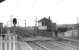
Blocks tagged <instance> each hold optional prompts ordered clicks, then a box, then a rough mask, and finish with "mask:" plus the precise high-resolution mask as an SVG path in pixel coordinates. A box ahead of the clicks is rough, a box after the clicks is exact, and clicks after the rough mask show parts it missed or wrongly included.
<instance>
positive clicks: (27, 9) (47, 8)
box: [0, 0, 79, 26]
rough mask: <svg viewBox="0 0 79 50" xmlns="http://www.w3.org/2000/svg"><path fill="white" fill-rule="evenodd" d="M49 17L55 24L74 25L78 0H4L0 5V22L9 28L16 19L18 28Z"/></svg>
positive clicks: (78, 12)
mask: <svg viewBox="0 0 79 50" xmlns="http://www.w3.org/2000/svg"><path fill="white" fill-rule="evenodd" d="M35 16H37V20H40V19H41V18H43V17H46V18H48V17H49V16H50V17H51V20H52V22H56V23H57V24H75V23H77V17H79V0H6V1H4V2H2V3H0V22H3V23H4V25H8V26H11V24H12V22H11V21H12V18H17V19H18V20H17V21H18V24H17V25H19V26H25V20H26V25H27V26H33V25H35V19H36V17H35Z"/></svg>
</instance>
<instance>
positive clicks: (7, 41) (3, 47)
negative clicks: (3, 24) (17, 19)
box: [0, 34, 17, 50]
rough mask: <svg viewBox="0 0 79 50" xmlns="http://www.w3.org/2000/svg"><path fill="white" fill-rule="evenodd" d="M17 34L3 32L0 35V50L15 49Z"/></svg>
mask: <svg viewBox="0 0 79 50" xmlns="http://www.w3.org/2000/svg"><path fill="white" fill-rule="evenodd" d="M16 42H17V35H11V34H4V35H1V36H0V50H17V49H16Z"/></svg>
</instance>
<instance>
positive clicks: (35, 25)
mask: <svg viewBox="0 0 79 50" xmlns="http://www.w3.org/2000/svg"><path fill="white" fill-rule="evenodd" d="M35 26H37V16H35Z"/></svg>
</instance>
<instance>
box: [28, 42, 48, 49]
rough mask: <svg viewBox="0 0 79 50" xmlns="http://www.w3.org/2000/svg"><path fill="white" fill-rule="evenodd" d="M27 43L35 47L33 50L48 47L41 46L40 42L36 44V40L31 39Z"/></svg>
mask: <svg viewBox="0 0 79 50" xmlns="http://www.w3.org/2000/svg"><path fill="white" fill-rule="evenodd" d="M27 43H28V44H29V45H30V46H31V47H32V48H33V50H47V49H46V48H44V47H42V46H40V45H39V44H36V43H35V42H34V41H29V42H27Z"/></svg>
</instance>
